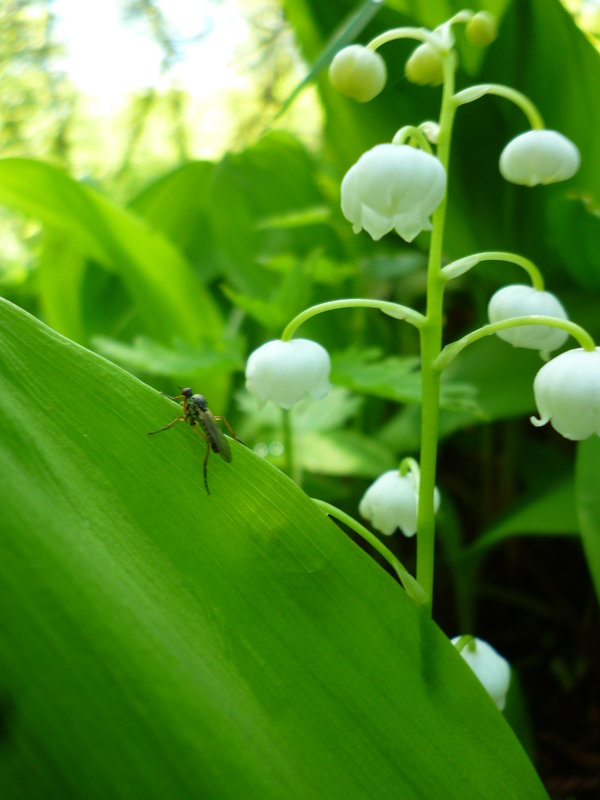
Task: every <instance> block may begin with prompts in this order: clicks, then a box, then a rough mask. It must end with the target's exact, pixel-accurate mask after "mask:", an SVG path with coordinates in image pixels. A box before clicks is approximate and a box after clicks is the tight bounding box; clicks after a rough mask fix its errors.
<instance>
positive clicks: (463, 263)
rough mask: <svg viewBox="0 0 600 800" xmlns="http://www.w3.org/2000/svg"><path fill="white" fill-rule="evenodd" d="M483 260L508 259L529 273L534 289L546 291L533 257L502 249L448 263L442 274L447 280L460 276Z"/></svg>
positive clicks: (474, 254)
mask: <svg viewBox="0 0 600 800" xmlns="http://www.w3.org/2000/svg"><path fill="white" fill-rule="evenodd" d="M482 261H507V262H508V263H509V264H516V265H517V266H518V267H521V268H522V269H524V270H525V272H526V273H527V274H528V275H529V277H530V279H531V285H532V286H533V288H534V289H539V291H544V277H543V275H542V273H541V272H540V271H539V269H538V268H537V267H536V265H535V264H534V263H533V261H532V260H531V259H529V258H525V256H521V255H519V254H518V253H505V252H504V251H501V250H488V251H486V252H485V253H473V255H470V256H465V257H464V258H459V259H458V261H453V262H452V263H451V264H446V266H445V267H444V268H443V270H442V275H443V276H444V278H445V279H446V280H447V281H449V280H452V279H453V278H458V277H459V276H461V275H464V274H465V272H468V271H469V270H470V269H473V267H475V266H477V264H480V263H481V262H482Z"/></svg>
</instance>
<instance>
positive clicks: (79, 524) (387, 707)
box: [0, 301, 546, 800]
mask: <svg viewBox="0 0 600 800" xmlns="http://www.w3.org/2000/svg"><path fill="white" fill-rule="evenodd" d="M215 410H218V409H215ZM175 413H176V407H175V406H174V404H173V403H172V402H171V401H169V400H167V399H165V398H164V397H161V396H160V395H158V394H157V393H156V392H154V391H153V390H151V389H150V388H149V387H147V386H145V385H144V384H142V383H140V382H139V381H138V380H136V379H135V378H132V377H131V376H130V375H128V374H127V373H125V372H123V371H122V370H121V369H119V368H118V367H115V366H114V365H112V364H110V363H109V362H107V361H105V360H104V359H102V358H101V357H99V356H97V355H95V354H92V353H90V352H88V351H86V350H84V349H83V348H81V347H80V346H78V345H75V344H73V343H72V342H70V341H68V340H65V339H63V338H62V337H60V336H59V335H57V334H55V333H54V332H53V331H51V330H50V329H48V328H46V327H45V326H44V325H42V324H41V323H39V322H38V321H37V320H35V319H34V318H32V317H30V316H29V315H27V314H25V313H24V312H22V311H20V310H19V309H17V308H16V307H14V306H11V305H10V304H9V303H6V302H5V301H2V302H0V428H1V432H2V449H1V451H0V462H1V463H0V469H1V470H2V475H3V484H2V504H1V506H0V508H1V512H0V513H1V515H2V527H1V530H2V534H1V535H2V559H0V583H1V590H0V618H1V619H2V626H3V630H2V636H1V637H0V701H1V702H0V707H1V709H2V715H3V718H2V725H1V729H2V731H3V741H2V747H1V748H0V761H1V764H0V794H1V795H2V797H3V798H7V800H13V798H14V800H17V798H18V799H19V800H20V798H25V797H27V798H29V797H31V798H34V797H36V798H38V797H40V798H49V797H76V798H86V800H92V799H93V798H102V800H105V798H107V797H110V798H128V799H129V798H137V797H144V798H169V799H170V798H175V797H176V798H187V797H189V798H198V797H201V798H203V799H204V798H215V799H217V798H218V800H222V798H236V800H239V798H277V799H278V800H279V799H280V798H282V797H289V798H299V799H301V800H306V798H319V800H322V798H325V797H327V798H365V797H403V798H408V800H410V799H411V798H432V797H443V798H445V799H449V798H461V800H462V798H464V797H466V796H468V797H477V798H478V799H479V800H481V799H483V798H490V800H492V799H493V800H496V798H498V797H499V796H502V797H518V798H543V797H546V794H545V792H544V790H543V788H542V786H541V784H540V783H539V781H538V779H537V777H536V775H535V773H534V771H533V769H532V767H531V764H530V763H529V761H528V760H527V758H526V757H525V755H524V753H523V751H522V750H521V748H520V746H519V745H518V743H517V741H516V739H515V737H514V736H513V734H512V733H511V731H510V729H509V727H508V725H507V724H506V722H505V721H504V719H503V718H502V716H501V714H500V713H499V712H498V711H497V709H496V708H495V707H494V705H493V703H492V702H491V701H490V700H489V698H488V697H487V695H486V694H485V693H484V691H483V689H482V688H481V687H480V685H479V684H478V683H477V681H476V680H475V678H474V677H473V675H472V673H470V671H469V670H468V668H467V667H466V666H465V664H464V663H463V661H462V659H460V657H458V656H457V654H456V652H455V651H454V650H453V648H452V647H451V646H450V645H449V643H448V641H447V639H446V638H445V636H444V635H443V634H442V633H441V632H440V631H439V630H438V629H437V628H436V626H435V625H434V624H432V623H431V621H430V620H429V619H428V618H427V617H426V616H424V614H423V612H422V610H421V609H419V608H418V607H417V606H415V605H413V603H412V602H411V601H410V600H409V599H408V598H407V597H406V595H405V594H404V593H403V591H402V590H401V589H400V587H399V586H398V585H397V584H396V583H395V582H394V581H393V580H392V579H391V578H390V577H389V576H388V575H387V574H386V573H385V572H384V571H383V570H381V569H380V568H379V567H378V566H377V565H376V564H375V562H374V561H372V560H371V559H370V558H369V557H368V556H367V555H366V554H365V553H363V552H362V551H361V550H360V549H358V548H357V547H356V546H355V545H354V544H352V543H351V542H350V540H349V539H347V538H346V537H345V536H344V534H343V533H342V532H341V531H340V530H339V529H338V528H337V527H336V526H335V525H334V524H333V523H331V522H330V521H328V520H327V519H326V518H325V517H324V516H323V515H322V513H321V512H320V511H319V510H318V509H317V508H316V507H315V506H314V504H312V503H311V501H310V500H309V499H308V498H307V497H306V496H305V495H304V494H303V493H302V492H301V491H300V490H299V489H298V488H297V487H296V486H295V485H294V484H293V483H292V482H291V481H289V480H288V479H287V478H285V477H284V476H283V475H282V474H281V473H279V472H278V471H276V470H275V469H274V468H273V467H271V466H270V465H268V464H266V463H264V462H263V461H261V460H260V459H258V458H257V457H256V456H254V454H252V453H251V452H250V451H249V450H247V449H245V448H243V447H242V446H241V445H238V444H237V443H235V442H232V451H233V461H232V463H231V464H226V463H225V462H223V461H221V460H220V459H219V458H218V457H217V456H215V455H213V456H212V457H211V459H210V460H209V464H208V467H209V481H210V488H211V490H212V494H211V495H210V496H208V495H207V494H206V493H205V491H204V487H203V485H202V478H201V475H202V459H203V456H204V446H203V443H202V442H201V441H200V439H199V438H198V437H196V436H195V435H194V432H193V431H192V430H190V429H189V428H187V427H184V426H183V425H177V426H175V428H174V429H172V430H169V431H167V432H165V433H163V434H161V435H160V436H156V437H152V438H150V437H148V436H147V435H146V434H147V432H148V431H150V430H154V429H156V428H157V427H159V426H161V425H164V424H165V423H166V422H168V421H169V420H170V419H172V418H173V417H174V416H175Z"/></svg>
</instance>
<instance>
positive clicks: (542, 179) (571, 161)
mask: <svg viewBox="0 0 600 800" xmlns="http://www.w3.org/2000/svg"><path fill="white" fill-rule="evenodd" d="M580 163H581V156H580V155H579V150H578V149H577V148H576V147H575V145H574V144H573V142H572V141H570V139H567V137H566V136H563V135H562V133H558V132H557V131H547V130H535V131H527V132H526V133H521V134H520V135H519V136H516V137H515V138H514V139H511V141H510V142H509V143H508V144H507V145H506V147H505V148H504V150H503V151H502V155H501V156H500V173H501V174H502V177H503V178H504V179H505V180H507V181H510V182H511V183H518V184H522V185H524V186H537V184H538V183H544V184H545V183H557V182H558V181H566V180H568V179H569V178H572V177H573V175H575V173H576V172H577V170H578V169H579V164H580Z"/></svg>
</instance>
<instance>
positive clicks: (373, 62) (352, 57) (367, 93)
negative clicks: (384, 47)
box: [329, 44, 387, 103]
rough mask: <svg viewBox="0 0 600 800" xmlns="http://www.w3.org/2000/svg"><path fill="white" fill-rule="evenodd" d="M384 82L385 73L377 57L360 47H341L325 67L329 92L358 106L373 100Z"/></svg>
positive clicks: (380, 59) (374, 52)
mask: <svg viewBox="0 0 600 800" xmlns="http://www.w3.org/2000/svg"><path fill="white" fill-rule="evenodd" d="M386 80H387V69H386V66H385V61H384V60H383V58H382V57H381V55H380V54H379V53H378V52H377V51H376V50H371V49H370V48H369V47H363V45H361V44H351V45H349V46H348V47H344V48H343V49H342V50H340V51H339V53H337V54H336V56H335V57H334V59H333V61H332V62H331V66H330V67H329V81H330V83H331V85H332V86H333V88H334V89H337V91H338V92H341V94H345V95H346V97H351V98H352V99H353V100H358V102H359V103H367V102H368V101H369V100H372V99H373V98H374V97H377V95H378V94H379V93H380V92H381V90H382V89H383V87H384V86H385V82H386Z"/></svg>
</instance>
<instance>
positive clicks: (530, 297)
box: [488, 284, 569, 357]
mask: <svg viewBox="0 0 600 800" xmlns="http://www.w3.org/2000/svg"><path fill="white" fill-rule="evenodd" d="M530 315H541V316H546V317H556V318H557V319H568V318H569V317H568V315H567V312H566V311H565V309H564V308H563V306H562V304H561V303H560V301H559V300H558V298H557V297H555V296H554V295H553V294H551V292H544V291H541V290H540V289H534V288H533V287H532V286H525V285H523V284H511V285H510V286H503V287H502V289H499V290H498V291H497V292H495V293H494V294H493V295H492V297H491V299H490V302H489V305H488V317H489V320H490V322H500V321H502V320H505V319H510V318H511V317H526V316H530ZM496 335H497V336H498V337H499V338H500V339H503V340H504V341H505V342H509V343H510V344H512V345H513V347H525V348H529V349H531V350H539V351H540V352H541V354H542V357H547V356H548V353H549V352H550V351H551V350H556V349H557V348H558V347H561V346H562V345H563V344H564V343H565V342H566V341H567V339H568V337H569V334H568V333H567V332H566V331H564V330H562V329H561V328H552V327H551V326H549V325H523V326H521V327H515V328H507V329H506V330H503V331H497V333H496Z"/></svg>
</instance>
